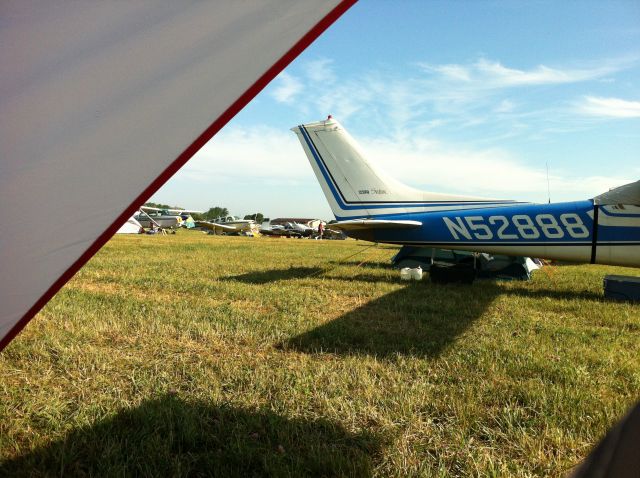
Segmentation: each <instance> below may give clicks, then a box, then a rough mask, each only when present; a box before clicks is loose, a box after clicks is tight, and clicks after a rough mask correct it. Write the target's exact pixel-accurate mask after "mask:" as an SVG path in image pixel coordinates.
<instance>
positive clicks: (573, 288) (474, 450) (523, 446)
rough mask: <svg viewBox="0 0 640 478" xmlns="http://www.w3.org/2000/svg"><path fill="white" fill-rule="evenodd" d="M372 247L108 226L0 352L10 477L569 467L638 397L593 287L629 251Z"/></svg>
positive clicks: (636, 358) (619, 315)
mask: <svg viewBox="0 0 640 478" xmlns="http://www.w3.org/2000/svg"><path fill="white" fill-rule="evenodd" d="M367 247H368V244H365V243H361V242H356V241H336V242H329V241H323V242H320V241H308V240H287V239H267V238H256V239H252V238H240V237H220V236H205V235H202V234H200V233H196V232H187V231H185V232H181V233H179V234H177V235H175V236H164V237H160V236H158V237H154V236H129V237H115V238H114V239H112V240H111V241H110V242H109V243H108V244H107V245H106V246H105V247H104V248H103V249H102V250H101V251H100V252H99V253H98V254H97V255H96V256H95V257H94V258H93V259H92V260H91V261H90V262H89V263H88V264H87V265H86V266H85V267H84V268H83V269H82V270H81V271H80V272H79V273H78V274H77V275H76V277H75V278H74V279H73V280H72V281H71V282H69V283H68V284H67V285H66V286H65V287H64V288H63V289H62V291H61V292H60V293H59V294H58V295H57V296H56V297H55V298H54V299H53V300H52V301H51V302H50V303H49V304H48V305H47V306H46V307H45V308H44V309H43V310H42V311H41V312H40V314H39V315H38V316H37V317H36V318H35V319H34V320H33V321H32V322H31V323H30V324H29V325H28V326H27V328H26V329H25V330H24V331H23V332H22V333H21V334H20V335H19V336H18V337H17V338H16V339H15V340H14V341H13V343H12V344H11V345H10V346H9V347H7V349H6V350H5V351H4V352H2V353H1V354H0V457H1V461H0V475H2V476H128V475H136V476H154V475H155V476H201V475H217V476H256V475H258V476H260V475H271V476H305V475H308V476H371V475H373V476H559V475H562V474H565V473H566V472H567V471H568V470H570V469H571V467H572V466H574V465H575V464H576V463H577V462H579V461H580V460H581V459H582V457H584V456H585V455H586V454H587V453H588V451H589V450H590V448H591V446H592V445H593V444H594V443H595V442H596V441H597V440H598V439H599V438H600V437H601V436H602V435H603V434H604V433H605V431H606V430H607V428H608V427H609V426H610V425H611V424H612V423H613V422H614V421H615V420H616V419H617V418H619V417H620V416H621V415H622V414H623V413H624V412H625V410H626V409H627V408H628V407H629V406H630V405H631V404H632V403H634V402H635V401H636V400H637V399H638V398H640V394H639V393H638V392H639V390H640V306H639V305H631V304H628V303H613V302H607V301H605V300H604V299H603V296H602V291H601V289H602V276H603V275H604V274H605V273H623V274H632V275H638V270H634V269H622V268H610V267H600V266H557V267H551V268H547V270H546V272H542V271H539V272H537V273H536V275H535V277H534V280H532V281H530V282H508V283H507V282H478V283H475V284H474V285H473V286H462V285H447V286H439V285H433V284H431V283H430V282H429V281H428V280H424V281H423V282H421V283H404V282H400V280H399V274H398V271H394V270H392V269H391V268H390V267H389V266H388V261H389V259H390V257H391V256H392V255H393V254H394V253H395V248H391V247H386V246H378V247H375V248H369V249H366V248H367ZM358 252H361V254H359V255H357V256H355V257H352V258H350V259H348V260H347V261H346V262H344V263H340V261H341V259H343V258H346V257H348V256H350V255H352V254H355V253H358ZM363 260H366V262H365V263H364V264H363V265H359V264H360V262H361V261H363Z"/></svg>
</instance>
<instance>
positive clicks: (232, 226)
mask: <svg viewBox="0 0 640 478" xmlns="http://www.w3.org/2000/svg"><path fill="white" fill-rule="evenodd" d="M196 225H197V226H198V227H201V228H204V229H207V230H209V231H211V232H213V233H215V234H235V233H240V232H250V233H252V234H254V233H256V232H257V231H258V229H259V227H260V226H259V224H258V223H257V222H256V221H254V220H253V219H240V218H239V217H238V216H224V217H218V218H216V219H213V220H211V221H197V222H196Z"/></svg>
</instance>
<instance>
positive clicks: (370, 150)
mask: <svg viewBox="0 0 640 478" xmlns="http://www.w3.org/2000/svg"><path fill="white" fill-rule="evenodd" d="M363 149H364V151H365V152H366V154H367V157H368V158H370V159H371V161H372V162H373V163H374V164H376V165H378V166H379V167H380V168H381V169H383V170H384V171H386V172H387V173H388V174H389V175H391V176H392V177H395V178H396V179H398V180H400V181H403V182H405V183H407V184H409V185H411V186H414V187H418V188H421V189H425V190H430V191H433V192H443V193H456V194H467V195H478V196H484V197H494V198H503V199H516V200H527V201H537V202H545V201H546V199H547V174H546V170H545V168H537V167H532V166H530V165H527V164H524V163H522V162H521V161H519V160H518V159H517V158H515V157H514V156H513V155H512V154H510V153H509V152H507V151H504V150H501V149H499V148H489V149H483V150H473V149H465V148H460V147H457V146H453V145H451V144H447V143H444V142H440V141H435V140H429V141H425V140H424V139H413V140H408V141H407V140H404V141H402V142H398V141H394V140H392V139H388V138H369V139H365V140H363ZM631 181H632V180H630V179H628V178H623V177H611V176H581V175H579V173H578V174H576V171H558V172H556V173H555V174H553V175H550V177H549V183H550V186H551V196H552V200H553V201H556V202H558V201H570V200H579V199H587V198H590V197H593V196H595V195H597V194H600V193H602V192H604V191H607V190H608V189H610V188H612V187H615V186H620V185H622V184H626V183H628V182H631Z"/></svg>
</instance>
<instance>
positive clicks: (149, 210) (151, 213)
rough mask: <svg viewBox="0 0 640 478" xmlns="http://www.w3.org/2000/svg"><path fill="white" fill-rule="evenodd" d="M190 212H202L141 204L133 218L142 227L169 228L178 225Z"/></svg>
mask: <svg viewBox="0 0 640 478" xmlns="http://www.w3.org/2000/svg"><path fill="white" fill-rule="evenodd" d="M191 214H202V211H192V210H189V209H162V208H157V207H151V206H141V207H140V212H139V213H138V214H137V215H135V216H134V218H135V219H136V220H137V221H138V222H139V223H140V224H141V225H142V227H146V228H149V227H152V226H153V225H155V226H157V227H161V228H171V227H176V226H180V225H181V224H182V222H183V221H184V220H186V217H183V216H185V215H186V216H189V215H191Z"/></svg>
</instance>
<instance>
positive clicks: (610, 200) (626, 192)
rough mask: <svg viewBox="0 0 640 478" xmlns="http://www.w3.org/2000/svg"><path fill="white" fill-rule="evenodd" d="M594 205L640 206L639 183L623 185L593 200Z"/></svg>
mask: <svg viewBox="0 0 640 478" xmlns="http://www.w3.org/2000/svg"><path fill="white" fill-rule="evenodd" d="M593 201H594V202H595V204H602V205H606V204H630V205H633V206H640V181H636V182H635V183H629V184H625V185H624V186H620V187H619V188H615V189H612V190H610V191H607V192H606V193H604V194H600V195H599V196H596V197H594V198H593Z"/></svg>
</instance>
